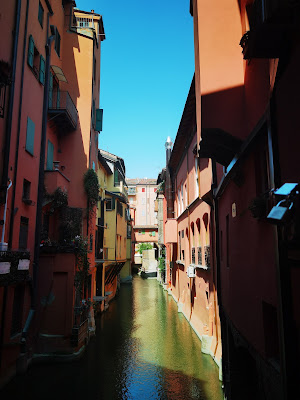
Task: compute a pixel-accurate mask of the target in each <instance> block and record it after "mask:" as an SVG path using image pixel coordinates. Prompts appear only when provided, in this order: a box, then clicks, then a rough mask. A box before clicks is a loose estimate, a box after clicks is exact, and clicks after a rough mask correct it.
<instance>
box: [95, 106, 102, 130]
mask: <svg viewBox="0 0 300 400" xmlns="http://www.w3.org/2000/svg"><path fill="white" fill-rule="evenodd" d="M102 125H103V109H102V108H98V109H97V110H96V127H95V130H96V131H98V132H101V131H102Z"/></svg>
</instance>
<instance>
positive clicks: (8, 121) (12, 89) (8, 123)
mask: <svg viewBox="0 0 300 400" xmlns="http://www.w3.org/2000/svg"><path fill="white" fill-rule="evenodd" d="M21 2H22V0H18V1H17V4H16V23H15V36H14V42H13V49H12V76H11V81H12V82H11V87H10V93H9V101H8V111H7V117H6V132H5V142H4V147H3V174H2V186H3V187H5V188H6V187H7V182H8V164H9V154H10V141H11V131H12V120H13V108H14V97H15V81H16V69H17V57H18V42H19V32H20V18H21Z"/></svg>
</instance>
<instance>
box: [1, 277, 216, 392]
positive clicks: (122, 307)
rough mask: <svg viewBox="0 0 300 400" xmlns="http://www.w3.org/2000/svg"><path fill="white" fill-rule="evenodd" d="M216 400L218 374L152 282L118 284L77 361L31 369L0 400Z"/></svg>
mask: <svg viewBox="0 0 300 400" xmlns="http://www.w3.org/2000/svg"><path fill="white" fill-rule="evenodd" d="M87 396H88V398H89V399H93V400H98V399H105V400H106V399H107V400H112V399H116V400H119V399H120V400H123V399H124V400H127V399H128V400H129V399H141V400H147V399H159V400H160V399H170V400H185V399H187V400H189V399H201V400H202V399H203V400H204V399H205V400H221V399H223V396H222V389H221V383H220V381H219V379H218V369H217V367H216V365H215V364H214V362H213V360H212V359H211V357H210V356H208V355H203V354H202V353H201V342H200V340H199V339H198V337H197V336H196V334H195V333H194V331H193V330H192V329H191V327H190V325H189V324H188V322H187V321H186V319H185V318H184V317H183V316H182V315H181V314H178V313H177V305H176V303H175V302H174V300H173V299H172V298H171V296H168V294H167V292H165V291H163V289H162V288H161V286H160V285H159V284H158V282H157V281H156V280H143V279H142V278H140V277H138V276H136V277H135V278H134V279H133V284H132V285H122V287H121V290H120V293H119V295H118V297H117V299H116V300H115V301H113V302H112V303H111V304H110V307H109V309H108V311H107V312H106V313H105V314H103V315H102V316H100V317H99V318H98V320H97V334H96V337H94V338H93V339H92V340H91V342H90V344H89V346H88V349H87V351H86V353H85V355H84V356H83V358H82V359H81V360H80V361H77V362H74V363H68V364H55V365H54V364H52V365H48V364H47V365H33V366H32V368H30V369H29V371H28V372H27V374H26V375H24V376H18V377H16V378H14V379H13V380H12V381H11V382H10V383H9V384H8V386H7V387H6V388H5V390H4V391H3V392H2V393H1V392H0V397H1V400H4V399H17V398H26V399H27V398H28V399H31V400H35V399H38V400H40V399H43V400H47V399H51V400H58V399H82V398H87Z"/></svg>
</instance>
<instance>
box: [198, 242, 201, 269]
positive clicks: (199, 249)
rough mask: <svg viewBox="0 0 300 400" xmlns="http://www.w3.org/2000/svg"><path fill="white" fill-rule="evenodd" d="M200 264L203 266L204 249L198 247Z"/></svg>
mask: <svg viewBox="0 0 300 400" xmlns="http://www.w3.org/2000/svg"><path fill="white" fill-rule="evenodd" d="M198 264H199V265H202V247H201V246H199V247H198Z"/></svg>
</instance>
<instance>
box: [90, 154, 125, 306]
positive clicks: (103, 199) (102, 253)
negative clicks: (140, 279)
mask: <svg viewBox="0 0 300 400" xmlns="http://www.w3.org/2000/svg"><path fill="white" fill-rule="evenodd" d="M98 178H99V182H100V197H99V203H98V225H97V242H96V265H97V280H96V297H95V300H96V301H98V300H99V301H100V302H101V310H104V309H105V307H106V306H107V305H108V303H109V301H110V300H111V299H112V298H113V297H114V296H115V295H116V292H117V290H118V284H119V283H120V281H122V280H123V281H128V280H130V279H131V221H130V212H129V206H128V200H127V185H126V182H125V164H124V160H123V159H122V158H120V157H118V156H116V155H114V154H111V153H109V152H107V151H104V150H99V151H98ZM119 278H120V279H119Z"/></svg>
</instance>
